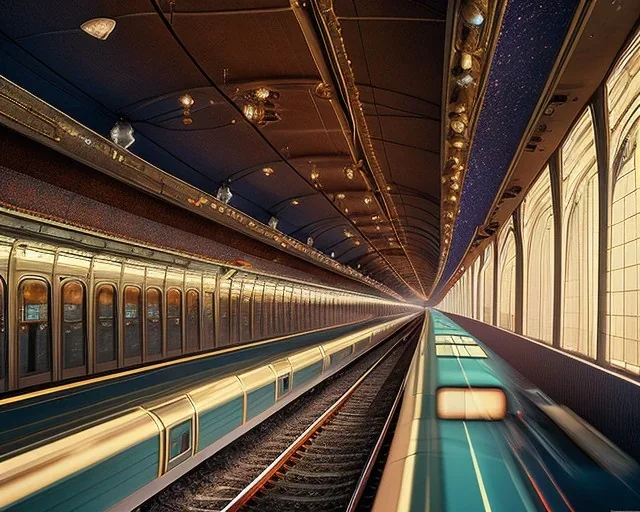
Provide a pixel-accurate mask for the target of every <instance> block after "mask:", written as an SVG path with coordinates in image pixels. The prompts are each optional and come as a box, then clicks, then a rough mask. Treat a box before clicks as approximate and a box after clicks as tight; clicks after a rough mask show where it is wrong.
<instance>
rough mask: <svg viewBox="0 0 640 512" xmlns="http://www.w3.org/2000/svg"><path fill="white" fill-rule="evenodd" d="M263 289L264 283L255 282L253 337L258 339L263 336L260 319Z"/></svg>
mask: <svg viewBox="0 0 640 512" xmlns="http://www.w3.org/2000/svg"><path fill="white" fill-rule="evenodd" d="M263 291H264V284H263V283H257V284H256V286H255V288H254V289H253V338H254V339H260V338H263V337H264V334H263V332H262V329H263V320H262V315H263V313H262V297H263Z"/></svg>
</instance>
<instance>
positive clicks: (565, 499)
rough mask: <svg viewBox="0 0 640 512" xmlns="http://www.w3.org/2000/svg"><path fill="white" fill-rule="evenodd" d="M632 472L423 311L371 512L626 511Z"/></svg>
mask: <svg viewBox="0 0 640 512" xmlns="http://www.w3.org/2000/svg"><path fill="white" fill-rule="evenodd" d="M639 474H640V473H639V472H638V466H637V464H635V462H633V461H632V460H631V459H629V457H627V456H625V455H624V454H623V453H621V452H620V451H619V450H618V449H617V448H616V447H615V446H613V445H612V444H611V443H609V442H608V441H607V440H606V439H604V438H603V437H602V436H601V435H599V433H597V432H595V431H594V429H593V428H592V427H590V426H589V425H587V424H586V423H584V421H582V420H581V419H580V418H577V417H576V416H575V415H572V414H571V413H570V411H568V410H567V409H566V408H563V407H561V406H558V405H557V404H555V403H554V402H553V401H552V400H550V399H549V398H548V397H545V395H544V394H543V393H542V392H541V391H540V390H539V389H536V388H534V387H533V386H531V385H530V384H528V383H526V382H525V381H524V380H523V379H522V378H521V377H520V376H518V375H517V374H515V373H514V372H513V370H511V369H510V368H509V367H508V366H507V365H505V364H504V363H503V362H502V361H501V360H500V359H499V358H498V357H497V356H496V355H495V354H493V353H492V352H491V351H490V350H489V349H487V347H485V346H484V345H483V344H482V343H481V341H480V340H478V339H476V338H474V337H473V336H471V335H470V334H469V333H468V332H466V331H465V330H464V329H462V328H461V327H460V326H458V325H457V324H456V323H455V322H453V321H452V320H451V319H449V318H448V317H447V316H445V315H444V314H442V313H440V312H438V311H434V310H430V311H428V312H427V313H426V320H425V323H424V327H423V332H422V334H421V338H420V343H419V345H418V348H417V350H416V352H415V355H414V358H413V360H412V364H411V367H410V370H409V376H408V380H407V387H406V390H405V394H404V397H403V404H402V408H401V411H400V416H399V419H398V424H397V427H396V431H395V434H394V438H393V442H392V445H391V448H390V452H389V456H388V459H387V463H386V466H385V469H384V473H383V477H382V480H381V483H380V487H379V489H378V493H377V496H376V500H375V503H374V511H377V512H386V511H389V510H395V511H399V512H403V511H424V510H443V511H458V510H467V511H476V510H477V511H485V512H489V511H493V512H498V511H515V510H518V511H520V510H523V511H538V510H554V511H558V510H566V511H572V510H590V511H591V510H607V511H609V510H611V509H620V510H627V509H633V508H634V504H635V508H637V504H638V503H640V493H639V492H638V490H639V489H640V486H639V485H638V483H639V482H640V480H638V475H639Z"/></svg>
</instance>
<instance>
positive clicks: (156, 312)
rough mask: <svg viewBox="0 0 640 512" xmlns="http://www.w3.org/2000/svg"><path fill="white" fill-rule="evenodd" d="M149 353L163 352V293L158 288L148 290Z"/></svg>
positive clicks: (154, 354)
mask: <svg viewBox="0 0 640 512" xmlns="http://www.w3.org/2000/svg"><path fill="white" fill-rule="evenodd" d="M146 322H147V355H148V356H157V355H159V354H162V293H161V292H160V290H158V289H157V288H149V289H148V290H147V317H146Z"/></svg>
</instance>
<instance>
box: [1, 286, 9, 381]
mask: <svg viewBox="0 0 640 512" xmlns="http://www.w3.org/2000/svg"><path fill="white" fill-rule="evenodd" d="M4 293H5V286H4V281H3V280H2V278H0V382H2V381H3V380H4V379H5V377H6V364H7V362H6V354H7V324H6V321H5V311H6V310H5V306H6V303H5V296H4ZM3 390H4V389H3V388H2V387H0V391H3Z"/></svg>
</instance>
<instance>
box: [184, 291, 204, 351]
mask: <svg viewBox="0 0 640 512" xmlns="http://www.w3.org/2000/svg"><path fill="white" fill-rule="evenodd" d="M185 327H186V331H187V350H188V351H192V350H198V349H199V348H200V294H199V293H198V292H197V291H196V290H189V291H187V317H186V321H185Z"/></svg>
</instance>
